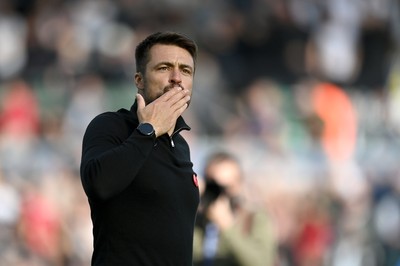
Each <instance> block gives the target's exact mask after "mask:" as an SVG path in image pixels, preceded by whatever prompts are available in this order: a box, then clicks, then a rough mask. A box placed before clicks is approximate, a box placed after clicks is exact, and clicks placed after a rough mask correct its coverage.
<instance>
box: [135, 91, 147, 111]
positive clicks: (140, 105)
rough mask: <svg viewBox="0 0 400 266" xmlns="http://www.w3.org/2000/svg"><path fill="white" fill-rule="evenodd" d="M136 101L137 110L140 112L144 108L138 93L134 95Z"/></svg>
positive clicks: (142, 99)
mask: <svg viewBox="0 0 400 266" xmlns="http://www.w3.org/2000/svg"><path fill="white" fill-rule="evenodd" d="M136 101H137V104H138V110H141V109H143V108H144V107H145V106H146V103H145V101H144V98H143V96H142V95H141V94H139V93H137V94H136Z"/></svg>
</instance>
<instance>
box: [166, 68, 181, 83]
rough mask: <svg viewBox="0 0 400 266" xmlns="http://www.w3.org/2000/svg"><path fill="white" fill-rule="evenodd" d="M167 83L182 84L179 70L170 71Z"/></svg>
mask: <svg viewBox="0 0 400 266" xmlns="http://www.w3.org/2000/svg"><path fill="white" fill-rule="evenodd" d="M169 82H170V83H181V82H182V77H181V72H180V71H179V69H174V70H173V71H171V74H170V77H169Z"/></svg>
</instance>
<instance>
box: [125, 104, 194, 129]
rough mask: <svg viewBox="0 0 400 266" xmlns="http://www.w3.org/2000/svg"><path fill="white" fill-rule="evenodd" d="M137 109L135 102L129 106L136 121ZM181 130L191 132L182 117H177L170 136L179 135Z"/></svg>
mask: <svg viewBox="0 0 400 266" xmlns="http://www.w3.org/2000/svg"><path fill="white" fill-rule="evenodd" d="M137 108H138V106H137V101H136V100H135V102H134V103H133V105H132V106H131V112H132V113H133V115H134V117H135V118H136V119H138V117H137ZM182 130H191V128H190V126H189V125H188V124H186V122H185V120H184V119H183V117H182V116H179V117H178V119H177V120H176V124H175V129H174V132H173V133H172V135H175V134H176V133H179V132H180V131H182Z"/></svg>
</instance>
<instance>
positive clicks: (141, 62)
mask: <svg viewBox="0 0 400 266" xmlns="http://www.w3.org/2000/svg"><path fill="white" fill-rule="evenodd" d="M156 44H166V45H175V46H178V47H181V48H183V49H185V50H187V51H188V52H189V53H190V55H191V56H192V58H193V61H194V63H196V58H197V45H196V43H195V42H194V41H193V40H191V39H190V38H188V37H187V36H185V35H183V34H181V33H176V32H171V31H165V32H156V33H154V34H151V35H149V36H148V37H147V38H146V39H144V40H143V41H142V42H140V43H139V44H138V46H137V47H136V51H135V60H136V72H141V73H144V72H145V69H146V64H147V63H148V62H149V61H150V55H149V51H150V49H151V47H153V46H154V45H156Z"/></svg>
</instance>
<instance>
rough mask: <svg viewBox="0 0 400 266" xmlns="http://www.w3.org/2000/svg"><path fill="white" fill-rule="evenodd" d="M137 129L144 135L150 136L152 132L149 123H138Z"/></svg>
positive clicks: (152, 129)
mask: <svg viewBox="0 0 400 266" xmlns="http://www.w3.org/2000/svg"><path fill="white" fill-rule="evenodd" d="M138 130H139V132H140V133H142V134H143V135H146V136H150V135H152V134H154V128H153V126H152V125H151V124H149V123H143V124H140V125H139V126H138Z"/></svg>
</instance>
